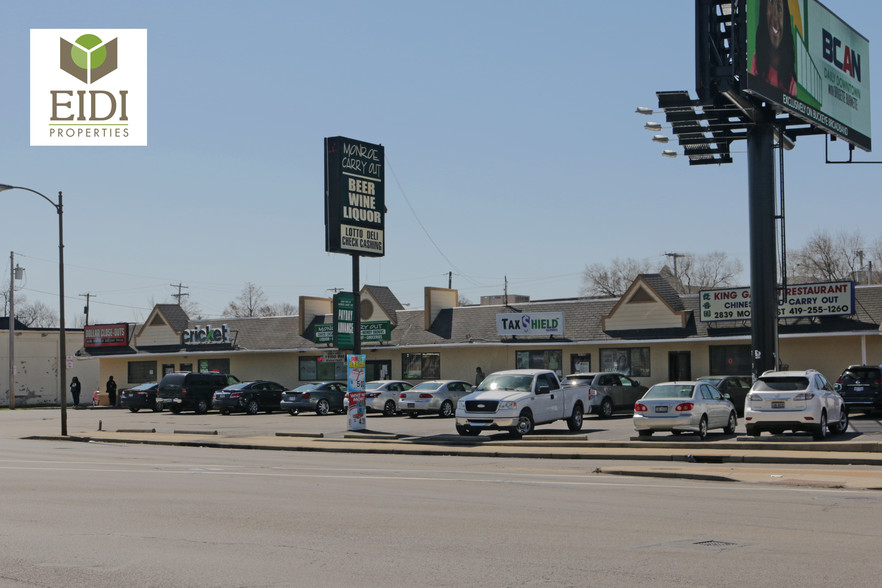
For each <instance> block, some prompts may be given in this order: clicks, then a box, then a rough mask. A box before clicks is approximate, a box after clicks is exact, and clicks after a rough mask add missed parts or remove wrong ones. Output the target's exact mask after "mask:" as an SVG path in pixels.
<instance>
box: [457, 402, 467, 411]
mask: <svg viewBox="0 0 882 588" xmlns="http://www.w3.org/2000/svg"><path fill="white" fill-rule="evenodd" d="M456 410H465V400H457V401H456Z"/></svg>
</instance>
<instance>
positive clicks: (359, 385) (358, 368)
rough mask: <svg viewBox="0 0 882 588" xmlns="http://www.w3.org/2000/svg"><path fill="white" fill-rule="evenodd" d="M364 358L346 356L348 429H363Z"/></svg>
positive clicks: (364, 427)
mask: <svg viewBox="0 0 882 588" xmlns="http://www.w3.org/2000/svg"><path fill="white" fill-rule="evenodd" d="M365 360H366V357H365V356H364V355H347V356H346V372H347V373H346V394H347V395H348V396H349V410H348V428H349V430H350V431H363V430H365V429H366V428H367V423H366V421H365V412H366V404H365V393H364V380H365Z"/></svg>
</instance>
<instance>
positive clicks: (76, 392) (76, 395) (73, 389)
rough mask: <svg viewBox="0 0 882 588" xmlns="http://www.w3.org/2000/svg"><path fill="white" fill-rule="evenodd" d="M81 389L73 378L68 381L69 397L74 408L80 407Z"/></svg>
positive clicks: (77, 380)
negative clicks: (71, 397)
mask: <svg viewBox="0 0 882 588" xmlns="http://www.w3.org/2000/svg"><path fill="white" fill-rule="evenodd" d="M82 389H83V387H82V385H80V381H79V379H77V377H76V376H74V377H73V380H71V381H70V395H71V396H73V405H74V406H75V407H76V406H79V405H80V390H82Z"/></svg>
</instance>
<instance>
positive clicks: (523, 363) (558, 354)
mask: <svg viewBox="0 0 882 588" xmlns="http://www.w3.org/2000/svg"><path fill="white" fill-rule="evenodd" d="M562 358H563V352H562V351H561V350H560V349H547V350H544V351H515V366H516V367H517V368H518V369H536V370H553V371H554V372H555V373H556V374H557V375H558V376H562V375H563V374H562V373H561V369H563V368H562V366H563V359H562Z"/></svg>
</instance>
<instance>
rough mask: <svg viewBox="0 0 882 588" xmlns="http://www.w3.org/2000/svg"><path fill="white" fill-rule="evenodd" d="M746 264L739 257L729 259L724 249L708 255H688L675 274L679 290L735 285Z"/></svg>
mask: <svg viewBox="0 0 882 588" xmlns="http://www.w3.org/2000/svg"><path fill="white" fill-rule="evenodd" d="M742 271H744V266H743V265H742V263H741V261H739V260H737V259H729V256H728V255H727V254H726V253H725V252H723V251H714V252H713V253H708V254H707V255H692V254H689V255H686V256H685V257H683V258H682V259H681V261H680V263H679V264H678V265H677V273H678V274H679V275H677V276H675V278H676V280H677V282H679V284H676V285H675V287H677V286H678V285H679V288H677V289H678V291H679V292H680V293H682V294H690V293H695V292H698V291H699V290H702V289H707V288H720V287H723V286H733V285H735V279H736V278H737V277H738V275H739V274H741V272H742Z"/></svg>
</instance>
